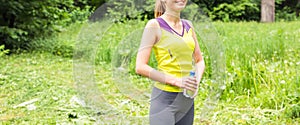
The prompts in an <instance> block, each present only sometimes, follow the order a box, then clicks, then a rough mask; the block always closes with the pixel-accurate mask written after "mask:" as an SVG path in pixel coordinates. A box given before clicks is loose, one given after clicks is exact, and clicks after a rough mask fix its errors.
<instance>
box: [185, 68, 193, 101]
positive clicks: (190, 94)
mask: <svg viewBox="0 0 300 125" xmlns="http://www.w3.org/2000/svg"><path fill="white" fill-rule="evenodd" d="M190 76H192V77H194V76H195V72H194V71H190ZM183 95H184V96H185V97H188V98H193V97H194V95H195V92H193V91H191V90H187V89H183Z"/></svg>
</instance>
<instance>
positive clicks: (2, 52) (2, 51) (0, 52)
mask: <svg viewBox="0 0 300 125" xmlns="http://www.w3.org/2000/svg"><path fill="white" fill-rule="evenodd" d="M8 53H9V49H5V46H4V45H0V57H2V56H3V55H5V54H8Z"/></svg>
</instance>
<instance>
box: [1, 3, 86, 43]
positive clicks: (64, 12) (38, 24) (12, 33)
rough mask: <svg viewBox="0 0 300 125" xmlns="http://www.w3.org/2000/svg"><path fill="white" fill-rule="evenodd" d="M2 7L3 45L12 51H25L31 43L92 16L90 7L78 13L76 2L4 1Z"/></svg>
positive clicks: (79, 10)
mask: <svg viewBox="0 0 300 125" xmlns="http://www.w3.org/2000/svg"><path fill="white" fill-rule="evenodd" d="M1 3H2V4H1V5H0V8H1V9H0V12H1V17H0V20H1V21H0V28H1V30H0V41H1V43H2V44H5V45H6V47H7V48H9V49H18V48H26V46H28V43H29V42H30V41H31V40H32V39H34V38H39V37H43V36H49V35H51V34H52V33H54V32H57V31H61V30H62V29H63V26H67V25H69V24H70V23H72V22H76V21H84V20H86V18H87V16H89V15H90V14H89V6H85V7H84V9H79V8H77V7H76V6H74V5H73V4H74V2H73V0H65V1H60V0H51V1H39V0H34V1H25V0H21V1H9V0H1Z"/></svg>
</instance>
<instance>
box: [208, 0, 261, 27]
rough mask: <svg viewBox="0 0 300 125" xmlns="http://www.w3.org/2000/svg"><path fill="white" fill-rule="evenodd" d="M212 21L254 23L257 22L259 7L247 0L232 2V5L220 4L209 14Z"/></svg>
mask: <svg viewBox="0 0 300 125" xmlns="http://www.w3.org/2000/svg"><path fill="white" fill-rule="evenodd" d="M210 17H211V18H212V19H213V20H221V21H224V22H230V21H240V20H244V21H250V20H252V21H255V20H259V7H258V6H257V4H255V3H252V2H251V1H249V0H240V1H234V2H233V3H232V4H228V3H222V4H220V5H219V6H217V7H214V9H213V11H212V12H210Z"/></svg>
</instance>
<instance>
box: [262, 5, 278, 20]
mask: <svg viewBox="0 0 300 125" xmlns="http://www.w3.org/2000/svg"><path fill="white" fill-rule="evenodd" d="M274 21H275V0H261V22H274Z"/></svg>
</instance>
